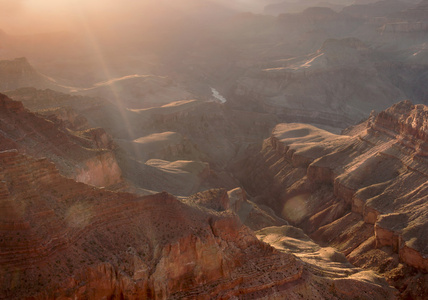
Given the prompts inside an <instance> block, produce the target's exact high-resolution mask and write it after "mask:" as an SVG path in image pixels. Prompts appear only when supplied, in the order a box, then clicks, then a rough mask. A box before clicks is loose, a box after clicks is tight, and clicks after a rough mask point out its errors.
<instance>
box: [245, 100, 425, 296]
mask: <svg viewBox="0 0 428 300" xmlns="http://www.w3.org/2000/svg"><path fill="white" fill-rule="evenodd" d="M427 118H428V115H427V107H426V106H424V105H413V104H411V103H410V102H409V101H403V102H400V103H398V104H396V105H394V106H392V107H391V108H389V109H387V110H385V111H383V112H381V113H379V114H378V115H376V116H372V117H371V118H370V119H369V120H368V121H366V122H364V123H362V124H360V125H358V126H356V127H355V128H354V129H352V130H349V131H347V132H348V134H350V135H340V136H339V135H333V134H331V133H328V132H325V131H323V130H320V129H316V128H315V127H312V126H309V125H302V124H281V125H278V126H277V127H276V128H275V130H274V132H273V134H272V136H271V137H270V138H269V139H267V140H266V141H265V142H264V145H263V150H262V151H261V152H260V154H259V155H258V156H257V158H256V159H255V162H254V163H253V164H252V165H251V166H250V167H249V168H247V169H246V170H245V171H244V172H246V173H247V174H250V175H249V176H244V178H245V179H244V180H246V184H245V185H244V186H245V187H246V188H247V189H248V190H249V192H250V193H252V194H255V195H259V199H261V200H260V201H262V203H265V204H267V205H269V206H270V207H271V208H272V209H274V211H276V212H277V213H281V216H282V217H284V218H285V219H286V220H288V221H289V222H291V223H292V224H294V225H298V226H299V227H302V228H303V229H305V230H306V231H307V232H309V233H311V237H313V238H314V239H315V240H317V241H319V242H321V243H329V244H330V245H332V246H334V247H337V248H338V249H339V250H341V251H342V252H343V253H345V254H346V255H347V256H348V258H350V259H351V262H354V263H357V264H359V265H365V263H364V262H363V261H362V259H361V256H360V257H359V258H358V257H357V254H356V253H359V254H358V255H362V253H364V252H365V253H367V256H364V257H365V258H364V259H370V258H369V257H370V253H377V252H376V251H377V250H376V249H380V248H383V247H385V246H386V247H389V248H390V249H391V251H392V252H394V251H395V253H397V254H398V256H399V259H400V261H401V262H402V263H404V264H407V265H408V266H411V267H413V268H416V269H417V270H419V272H426V262H427V257H428V255H427V252H426V247H425V246H426V228H427V223H428V219H427V218H426V217H425V216H424V213H423V211H424V210H426V201H425V200H426V197H427V194H428V190H427V188H428V187H427V185H426V182H427V178H428V161H427V160H426V149H427V148H426V143H427V141H426V139H427V120H428V119H427ZM251 169H253V170H255V169H257V170H258V172H257V173H254V172H253V173H250V172H251V171H250V170H251ZM272 198H274V199H275V200H274V201H273V200H272ZM327 216H328V218H327ZM369 241H370V242H369ZM363 245H365V246H363ZM370 245H371V246H370ZM363 249H365V250H363ZM370 251H372V252H370ZM387 259H388V258H387V257H384V258H383V259H380V260H379V262H378V264H377V266H378V267H379V266H380V265H382V264H383V263H384V261H385V260H387ZM371 267H373V268H376V265H371ZM396 267H398V260H397V261H396V263H395V265H394V264H392V265H390V266H389V267H388V268H389V270H392V269H394V268H396ZM382 268H384V267H382ZM377 270H380V269H377ZM382 272H385V268H384V269H383V271H382ZM388 272H389V271H388ZM391 280H392V279H391ZM423 288H426V287H423V285H422V289H423Z"/></svg>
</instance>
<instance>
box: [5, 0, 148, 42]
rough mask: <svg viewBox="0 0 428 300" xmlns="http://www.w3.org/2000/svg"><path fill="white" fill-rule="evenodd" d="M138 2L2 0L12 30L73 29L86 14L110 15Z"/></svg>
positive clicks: (123, 0)
mask: <svg viewBox="0 0 428 300" xmlns="http://www.w3.org/2000/svg"><path fill="white" fill-rule="evenodd" d="M149 1H150V0H149ZM137 2H141V1H136V0H135V1H134V0H121V1H114V0H0V28H1V29H3V30H5V31H6V32H9V33H11V34H16V33H38V32H46V31H58V30H69V29H72V28H73V27H74V26H75V25H76V24H78V23H79V22H80V21H81V19H82V18H88V19H89V18H94V19H97V20H102V19H107V18H109V17H112V16H113V15H114V14H116V12H118V11H122V8H123V7H124V6H127V7H130V6H132V5H134V4H135V3H137ZM143 2H144V1H143ZM125 3H126V5H125Z"/></svg>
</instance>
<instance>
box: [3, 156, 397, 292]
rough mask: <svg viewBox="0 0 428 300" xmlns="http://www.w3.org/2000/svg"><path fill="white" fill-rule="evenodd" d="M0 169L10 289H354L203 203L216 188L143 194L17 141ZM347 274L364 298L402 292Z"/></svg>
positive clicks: (5, 262)
mask: <svg viewBox="0 0 428 300" xmlns="http://www.w3.org/2000/svg"><path fill="white" fill-rule="evenodd" d="M0 169H1V171H2V172H1V177H2V178H1V183H2V184H1V185H0V189H1V191H0V197H1V198H0V205H1V208H2V209H1V210H0V212H1V213H0V232H1V235H0V236H1V239H0V244H1V249H2V250H1V252H0V270H1V272H0V278H1V280H0V282H1V284H0V297H1V298H7V299H23V298H35V299H54V298H86V299H100V298H127V299H147V298H150V299H183V298H186V299H187V298H192V299H225V298H234V297H245V298H269V299H281V298H283V297H285V296H287V297H293V298H294V297H296V298H298V297H299V295H302V293H304V294H306V295H308V296H312V297H322V298H335V297H337V298H340V299H351V298H352V297H353V295H354V294H353V293H351V294H349V291H348V292H346V291H345V290H344V289H343V287H341V284H342V283H341V282H340V281H334V282H332V281H331V280H330V279H328V278H322V277H318V276H315V275H313V274H312V273H311V272H310V271H308V270H304V269H303V265H302V262H301V261H300V260H299V259H297V258H296V257H294V256H293V255H291V254H286V253H281V252H279V251H277V250H275V249H273V248H272V247H270V246H269V245H267V244H265V243H262V242H260V241H259V240H258V239H257V238H256V237H255V235H254V233H253V232H252V231H251V230H249V229H248V228H247V227H245V226H243V225H242V224H241V223H240V222H239V220H238V219H237V218H236V216H235V215H234V214H232V213H231V212H227V211H221V212H220V211H216V210H212V209H209V208H207V207H206V205H205V207H203V206H199V205H198V204H197V203H205V204H207V203H212V204H214V203H215V202H216V201H217V199H218V197H216V196H215V195H214V198H212V199H211V200H209V199H206V197H205V198H201V199H200V200H198V199H197V198H198V197H199V196H195V197H194V200H195V202H194V203H193V204H191V203H188V204H184V203H183V202H180V201H179V200H178V199H176V198H175V197H173V196H172V195H170V194H168V193H166V192H163V193H160V194H155V195H152V196H146V197H138V196H136V195H133V194H128V193H116V192H111V191H106V190H104V189H97V188H94V187H91V186H87V185H85V184H83V183H77V182H75V181H73V180H71V179H66V178H64V177H62V176H61V175H60V174H59V172H58V171H57V170H56V168H55V166H54V165H53V164H52V163H50V162H49V161H47V160H46V159H35V158H31V157H28V156H26V155H22V154H20V153H18V152H17V151H2V152H0ZM218 195H223V196H222V197H220V199H223V198H224V197H226V196H227V194H226V193H224V192H222V193H220V194H218ZM219 205H220V206H216V207H217V208H218V207H221V206H223V205H224V203H223V202H222V201H220V203H219ZM341 280H345V281H346V282H347V285H349V286H350V287H351V286H352V287H354V288H358V289H360V290H361V291H363V293H364V294H365V296H363V297H362V298H363V299H370V297H369V294H370V293H371V294H372V295H375V297H377V298H379V299H382V298H383V299H391V298H393V297H394V291H393V290H392V289H390V288H389V287H388V286H386V285H384V284H381V285H379V284H376V285H374V284H372V283H369V282H364V281H361V280H358V279H353V278H352V277H349V278H343V279H341ZM343 283H344V282H343ZM332 295H336V296H332Z"/></svg>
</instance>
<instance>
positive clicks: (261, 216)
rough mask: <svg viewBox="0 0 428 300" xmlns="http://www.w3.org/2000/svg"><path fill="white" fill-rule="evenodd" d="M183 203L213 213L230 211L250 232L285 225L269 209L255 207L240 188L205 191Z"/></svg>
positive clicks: (261, 206)
mask: <svg viewBox="0 0 428 300" xmlns="http://www.w3.org/2000/svg"><path fill="white" fill-rule="evenodd" d="M183 201H184V202H185V203H191V204H197V205H199V206H203V207H206V208H209V209H213V210H215V211H227V210H229V211H232V212H234V213H235V214H236V215H237V216H238V218H239V219H240V221H241V222H242V223H243V224H244V225H246V226H248V227H249V228H251V229H252V230H260V229H262V228H265V227H270V226H281V225H285V224H287V222H286V221H285V220H284V219H282V218H280V217H278V216H277V215H276V214H275V212H274V211H273V210H272V209H270V208H269V207H266V206H263V205H257V204H256V203H254V201H253V199H247V194H246V192H245V190H244V189H242V188H236V189H233V190H230V191H226V190H225V189H211V190H206V191H204V192H200V193H196V194H194V195H192V196H190V197H188V198H186V199H185V200H183Z"/></svg>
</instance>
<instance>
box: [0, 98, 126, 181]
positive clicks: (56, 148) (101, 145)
mask: <svg viewBox="0 0 428 300" xmlns="http://www.w3.org/2000/svg"><path fill="white" fill-rule="evenodd" d="M0 116H1V122H0V130H1V132H0V140H1V144H0V150H10V149H17V150H18V152H20V153H26V154H30V155H32V156H34V157H38V158H42V157H46V158H48V159H49V160H50V161H52V162H54V163H55V164H56V165H57V167H58V169H59V170H60V172H61V173H62V174H63V175H65V176H67V177H70V178H73V179H75V180H78V181H81V182H85V183H88V184H94V185H97V186H108V185H112V184H116V183H119V182H120V181H121V180H122V179H121V170H120V168H119V166H118V164H117V162H116V159H115V156H114V154H113V152H112V149H113V144H112V142H111V139H110V138H109V137H108V136H107V134H106V133H105V131H103V130H102V129H98V130H95V129H93V130H86V131H82V132H72V131H70V130H69V129H68V128H67V127H65V126H61V124H59V123H56V124H55V123H53V122H52V121H50V120H47V119H45V118H43V117H41V116H40V115H37V114H34V113H31V112H29V111H28V110H26V109H25V108H24V106H23V105H22V103H21V102H18V101H13V100H11V99H9V98H7V97H6V96H4V95H0Z"/></svg>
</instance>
